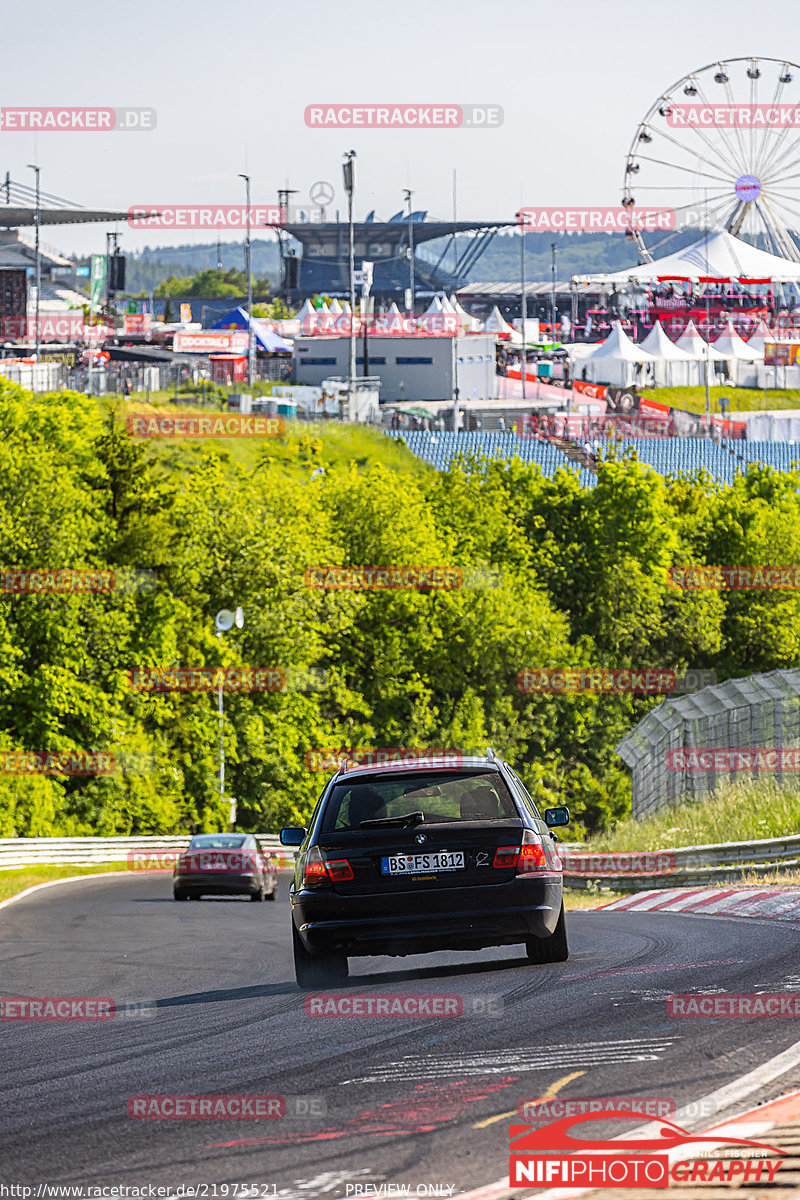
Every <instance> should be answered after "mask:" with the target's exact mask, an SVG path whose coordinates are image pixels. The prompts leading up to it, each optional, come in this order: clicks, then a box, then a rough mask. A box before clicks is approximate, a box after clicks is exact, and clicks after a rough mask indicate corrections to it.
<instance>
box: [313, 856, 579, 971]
mask: <svg viewBox="0 0 800 1200" xmlns="http://www.w3.org/2000/svg"><path fill="white" fill-rule="evenodd" d="M561 898H562V882H561V876H560V875H548V876H544V875H543V876H542V877H540V878H536V879H531V878H530V877H517V878H516V879H514V880H512V881H511V882H510V883H505V884H497V885H493V886H489V887H486V886H484V887H470V888H458V889H453V888H448V889H447V890H446V891H445V890H442V891H441V892H432V891H426V892H424V893H422V892H416V893H412V892H401V893H398V892H394V893H393V894H391V895H390V896H389V895H383V896H342V895H338V894H337V893H335V892H334V891H333V890H332V889H325V890H323V889H319V890H313V889H303V890H300V891H298V892H293V893H292V894H291V903H292V920H293V921H294V924H295V928H296V929H297V932H298V933H299V935H300V937H301V939H302V941H303V944H304V945H305V946H306V948H307V949H308V950H309V951H310V952H311V953H312V954H314V953H326V952H330V951H339V952H344V953H346V954H350V955H353V956H357V955H361V954H363V955H374V954H398V955H403V954H422V953H427V952H429V951H432V950H454V949H471V950H477V949H480V948H482V947H484V946H513V945H516V944H518V943H520V942H526V941H528V940H529V939H530V938H542V937H547V936H548V935H549V934H551V933H552V932H553V930H554V929H555V927H556V923H557V921H558V915H559V912H560V910H561ZM422 900H424V907H423V906H421V904H420V901H422Z"/></svg>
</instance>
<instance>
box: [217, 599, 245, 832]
mask: <svg viewBox="0 0 800 1200" xmlns="http://www.w3.org/2000/svg"><path fill="white" fill-rule="evenodd" d="M214 625H215V626H216V630H217V637H218V638H219V643H220V657H222V635H223V633H227V632H228V630H230V629H233V627H234V625H235V626H236V628H237V629H241V628H242V626H243V625H244V611H243V610H242V609H241V608H237V609H236V611H235V612H231V610H230V609H229V608H221V609H220V610H219V612H218V613H217V615H216V617H215V618H214ZM217 712H218V714H219V802H220V808H224V806H225V739H224V730H225V714H224V711H223V705H222V668H220V671H219V676H218V683H217Z"/></svg>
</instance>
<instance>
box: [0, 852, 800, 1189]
mask: <svg viewBox="0 0 800 1200" xmlns="http://www.w3.org/2000/svg"><path fill="white" fill-rule="evenodd" d="M568 929H569V937H570V944H571V957H570V960H569V961H568V962H566V963H561V964H557V965H555V966H539V967H533V966H529V965H528V964H527V961H526V960H525V959H524V958H522V957H520V955H519V953H518V951H517V949H516V947H511V948H507V949H496V950H487V951H483V952H482V953H480V954H478V955H470V954H468V953H464V954H455V953H454V954H437V955H429V956H420V957H414V958H410V959H358V960H352V959H351V961H350V970H351V979H350V981H349V983H348V986H347V988H346V989H343V990H344V991H347V992H357V993H358V994H359V995H373V996H374V995H377V994H381V995H384V994H386V993H391V994H395V993H399V994H403V995H409V994H416V993H426V994H427V993H431V994H436V995H446V996H457V997H461V999H462V1001H463V1006H464V1010H465V1013H466V1015H464V1016H460V1017H444V1018H439V1017H413V1018H409V1017H403V1018H386V1017H381V1018H350V1019H348V1018H335V1019H331V1018H314V1017H309V1016H307V1015H306V1012H305V1007H304V999H305V997H304V994H303V993H301V992H300V991H299V989H298V988H297V987H296V985H295V983H294V974H293V969H292V961H291V946H290V939H289V912H288V902H287V879H286V876H285V874H284V875H282V876H281V880H280V899H279V901H278V902H277V903H275V904H270V903H266V904H250V903H248V902H247V901H241V900H238V899H232V900H226V899H217V900H204V901H203V902H201V903H191V902H189V903H186V904H176V903H174V902H173V900H172V898H171V891H170V880H169V876H167V875H164V874H152V875H139V876H135V875H131V876H130V877H126V876H120V877H115V878H105V879H95V880H88V881H86V882H81V883H72V884H66V885H59V886H55V887H50V888H47V889H44V890H42V891H39V892H37V893H35V894H34V895H32V896H30V897H27V898H25V899H23V900H21V901H20V902H18V903H15V904H12V905H10V906H8V907H7V908H5V909H3V910H1V911H0V990H1V991H2V995H3V996H4V997H9V996H12V997H13V996H18V997H21V996H28V997H30V996H36V997H42V996H111V997H113V998H114V1000H115V1002H116V1003H117V1004H123V1003H126V1002H136V1003H141V1002H144V1003H145V1004H147V1005H149V1006H151V1007H148V1008H146V1009H145V1010H144V1011H143V1012H142V1013H141V1015H130V1016H125V1017H123V1016H120V1017H117V1018H115V1019H114V1020H112V1021H107V1022H96V1021H95V1022H66V1021H48V1022H45V1021H30V1020H28V1021H3V1022H0V1090H1V1091H2V1096H3V1104H2V1115H0V1159H2V1163H3V1166H2V1181H3V1182H4V1183H18V1184H28V1185H30V1184H33V1185H36V1184H40V1183H51V1184H76V1185H84V1186H86V1185H108V1186H112V1185H118V1184H126V1185H146V1184H155V1185H166V1186H167V1187H171V1188H172V1187H174V1188H177V1187H178V1186H179V1185H189V1184H207V1185H215V1184H216V1185H223V1184H229V1185H230V1184H239V1185H245V1184H246V1185H248V1186H252V1185H259V1188H260V1190H259V1195H261V1196H268V1195H283V1196H284V1197H288V1198H290V1200H293V1198H294V1197H298V1198H301V1197H309V1196H332V1197H336V1196H346V1195H356V1194H358V1193H356V1191H355V1187H356V1185H361V1186H362V1187H363V1186H364V1185H367V1184H369V1185H372V1187H371V1190H372V1189H377V1188H379V1187H380V1184H382V1183H391V1184H394V1185H402V1184H409V1185H411V1192H410V1194H412V1195H413V1194H417V1191H416V1190H415V1189H417V1188H419V1187H420V1185H426V1186H427V1187H428V1188H430V1189H431V1190H430V1192H429V1193H428V1194H436V1192H435V1191H433V1187H434V1185H438V1187H439V1189H440V1191H439V1194H447V1190H446V1189H449V1188H450V1187H454V1193H451V1194H457V1193H458V1192H459V1191H463V1190H469V1189H471V1188H475V1187H478V1186H479V1185H481V1184H486V1183H489V1182H491V1181H494V1180H498V1179H500V1178H502V1177H503V1176H504V1175H505V1176H506V1177H507V1172H508V1125H509V1124H510V1123H511V1122H512V1121H514V1120H516V1119H517V1118H516V1117H515V1116H514V1110H515V1109H516V1106H517V1104H518V1102H519V1101H521V1100H523V1099H525V1098H532V1097H539V1096H541V1095H542V1094H543V1093H545V1092H546V1091H547V1090H548V1089H554V1090H555V1091H556V1092H557V1093H558V1095H559V1097H570V1096H572V1097H579V1096H581V1097H586V1096H620V1095H623V1096H629V1095H640V1096H642V1097H648V1096H649V1097H655V1096H661V1097H670V1098H673V1099H674V1100H675V1101H676V1103H677V1105H678V1106H679V1107H680V1106H681V1105H686V1104H689V1103H690V1102H692V1101H694V1100H696V1099H697V1098H699V1097H702V1096H706V1095H708V1094H709V1093H711V1092H714V1091H715V1090H716V1089H718V1088H720V1087H722V1086H723V1085H726V1084H728V1083H730V1082H731V1081H732V1080H735V1079H737V1078H739V1077H740V1076H742V1075H744V1074H745V1073H747V1072H749V1071H752V1070H753V1069H754V1068H756V1067H758V1066H760V1065H761V1064H763V1063H765V1062H766V1061H767V1060H768V1059H770V1058H772V1057H773V1056H775V1055H777V1054H778V1053H780V1052H781V1051H785V1050H787V1049H788V1048H789V1047H790V1046H792V1045H793V1044H794V1043H795V1042H796V1041H798V1033H797V1031H796V1029H795V1028H794V1022H793V1021H792V1020H785V1019H784V1020H780V1019H767V1020H741V1019H740V1020H731V1019H723V1020H711V1019H700V1020H684V1019H680V1018H678V1019H675V1018H670V1017H668V1016H667V1013H666V1003H665V998H666V996H667V995H669V994H670V993H673V992H679V993H684V992H690V991H713V990H722V991H726V992H735V993H749V992H756V991H767V992H786V991H797V990H800V968H798V965H797V964H798V951H800V929H798V928H796V927H794V926H793V925H790V924H785V923H781V922H771V921H764V920H754V919H741V918H740V919H733V918H724V919H718V918H701V917H690V916H685V917H684V916H680V915H675V914H658V913H647V912H644V913H624V912H620V913H601V912H600V913H590V912H588V913H575V914H571V915H570V916H569V918H568ZM798 1057H800V1056H798ZM799 1081H800V1070H798V1068H796V1067H795V1068H792V1069H791V1070H789V1071H787V1072H785V1073H784V1074H782V1075H781V1076H780V1078H779V1079H776V1080H775V1081H774V1082H773V1083H771V1084H768V1085H767V1086H766V1087H764V1088H760V1089H758V1090H756V1091H752V1092H751V1094H749V1095H748V1097H747V1100H748V1104H747V1106H752V1105H753V1104H755V1103H757V1102H758V1101H759V1100H763V1099H769V1098H772V1097H773V1096H776V1095H778V1094H780V1093H781V1092H783V1091H787V1090H789V1089H790V1088H791V1087H793V1086H797V1085H798V1082H799ZM154 1094H155V1095H165V1094H167V1095H198V1094H202V1095H218V1094H219V1095H232V1094H236V1095H240V1094H247V1095H254V1094H258V1095H264V1094H267V1095H270V1096H276V1095H279V1096H285V1097H287V1104H288V1107H289V1109H290V1112H291V1115H289V1114H287V1115H286V1116H285V1117H283V1118H281V1119H277V1120H266V1119H263V1120H252V1119H250V1120H235V1119H223V1120H210V1119H193V1120H170V1119H148V1120H142V1119H133V1118H131V1117H129V1116H128V1112H127V1103H128V1100H129V1098H130V1097H132V1096H141V1095H154ZM297 1097H304V1098H306V1099H305V1100H304V1101H298V1100H297V1099H296V1098H297ZM309 1098H310V1099H309ZM298 1107H299V1108H300V1110H301V1111H300V1112H297V1109H298ZM309 1107H310V1108H311V1110H312V1111H311V1113H308V1112H305V1113H304V1112H303V1111H302V1110H303V1109H304V1108H309ZM739 1107H741V1105H740V1106H739ZM323 1108H324V1110H325V1111H324V1115H323V1114H321V1109H323ZM493 1118H498V1119H493ZM714 1119H717V1118H716V1117H715V1116H714V1115H712V1116H711V1117H709V1118H707V1119H706V1120H705V1122H702V1121H700V1122H699V1123H696V1124H695V1127H696V1128H701V1127H702V1125H703V1124H704V1123H705V1124H706V1125H707V1124H711V1123H713V1120H714ZM203 1194H204V1193H203V1191H201V1192H200V1195H203ZM205 1194H206V1195H208V1196H214V1195H217V1196H221V1195H225V1194H226V1192H225V1191H224V1190H220V1188H219V1187H217V1189H213V1188H212V1187H211V1186H209V1188H208V1189H207V1190H206V1191H205ZM227 1194H228V1195H232V1191H229V1192H227ZM252 1194H253V1195H255V1192H253V1193H252ZM361 1194H362V1195H363V1194H364V1193H363V1192H361ZM372 1194H373V1195H374V1194H375V1191H374V1190H373V1192H372ZM419 1194H424V1193H423V1192H421V1191H420V1192H419Z"/></svg>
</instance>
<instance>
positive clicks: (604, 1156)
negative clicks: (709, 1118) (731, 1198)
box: [509, 1109, 784, 1188]
mask: <svg viewBox="0 0 800 1200" xmlns="http://www.w3.org/2000/svg"><path fill="white" fill-rule="evenodd" d="M632 1116H633V1114H632V1113H631V1112H630V1110H627V1111H626V1110H624V1109H619V1110H615V1111H613V1112H608V1111H606V1112H599V1113H580V1114H578V1115H577V1116H571V1117H564V1118H562V1120H560V1121H553V1122H552V1123H551V1124H549V1125H544V1126H542V1127H541V1128H539V1129H536V1128H531V1126H530V1125H512V1126H511V1128H510V1131H509V1137H510V1147H509V1149H510V1151H511V1153H510V1156H509V1185H510V1186H511V1187H519V1188H530V1187H542V1186H545V1187H556V1188H558V1187H576V1186H578V1187H587V1188H600V1187H606V1188H613V1187H625V1188H630V1187H640V1188H642V1187H645V1188H646V1187H652V1188H665V1187H669V1186H670V1185H671V1184H674V1183H683V1182H691V1183H696V1182H698V1181H700V1182H703V1183H735V1184H738V1183H739V1182H741V1183H759V1182H760V1181H761V1180H762V1179H763V1180H764V1182H765V1183H772V1181H773V1179H774V1178H775V1175H776V1173H777V1171H778V1169H779V1167H780V1166H781V1163H780V1162H770V1161H768V1159H767V1158H765V1157H763V1155H765V1154H766V1155H774V1154H779V1155H782V1154H784V1151H783V1150H778V1149H777V1147H775V1146H769V1145H767V1144H766V1143H765V1142H752V1141H749V1140H747V1139H743V1138H732V1137H729V1136H728V1135H727V1134H725V1135H723V1136H721V1135H720V1134H719V1133H717V1134H713V1133H711V1132H709V1133H707V1134H702V1133H697V1134H694V1133H689V1132H688V1130H686V1129H682V1128H681V1127H680V1125H675V1124H674V1123H673V1122H672V1121H667V1120H665V1119H663V1118H661V1119H660V1120H659V1121H658V1126H659V1128H658V1133H657V1136H655V1137H650V1138H629V1139H624V1138H614V1139H591V1138H582V1137H578V1136H573V1135H572V1134H571V1133H570V1130H571V1129H572V1127H573V1125H583V1124H588V1123H589V1122H591V1121H597V1120H600V1121H609V1120H615V1121H616V1120H625V1121H630V1120H631V1118H632ZM723 1142H724V1145H725V1146H726V1147H728V1146H740V1147H742V1148H743V1149H742V1150H741V1151H740V1152H739V1157H735V1158H734V1157H724V1158H723V1157H719V1158H714V1157H713V1152H712V1154H709V1151H708V1150H705V1151H703V1150H698V1151H696V1152H695V1153H694V1154H692V1150H691V1147H693V1146H694V1145H695V1144H696V1143H700V1144H702V1143H714V1144H715V1145H716V1146H720V1144H721V1143H723ZM684 1147H688V1148H689V1149H687V1150H686V1153H683V1148H684ZM745 1147H746V1148H747V1150H748V1151H749V1153H746V1152H745V1149H744V1148H745ZM754 1151H755V1152H758V1153H759V1154H761V1155H762V1157H760V1158H755V1157H754V1156H753V1152H754ZM728 1153H730V1152H729V1151H728Z"/></svg>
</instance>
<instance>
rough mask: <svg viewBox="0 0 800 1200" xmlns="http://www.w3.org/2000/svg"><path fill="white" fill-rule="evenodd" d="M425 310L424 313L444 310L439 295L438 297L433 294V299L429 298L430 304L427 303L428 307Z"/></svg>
mask: <svg viewBox="0 0 800 1200" xmlns="http://www.w3.org/2000/svg"><path fill="white" fill-rule="evenodd" d="M425 312H426V313H440V312H444V309H443V307H442V302H441V300H440V299H439V297H438V296H434V297H433V299H432V300H431V302H430V304H429V305H428V307H427V308H426V309H425Z"/></svg>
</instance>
